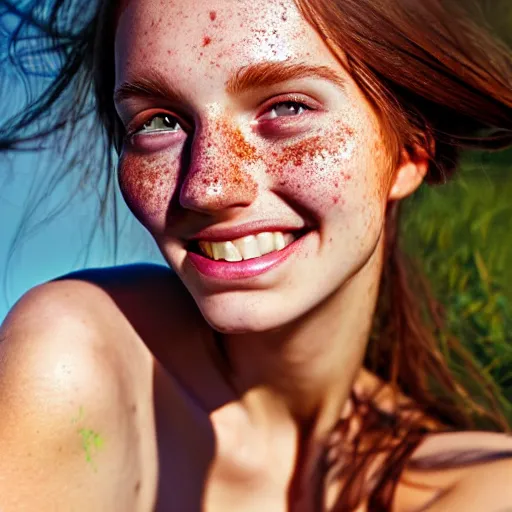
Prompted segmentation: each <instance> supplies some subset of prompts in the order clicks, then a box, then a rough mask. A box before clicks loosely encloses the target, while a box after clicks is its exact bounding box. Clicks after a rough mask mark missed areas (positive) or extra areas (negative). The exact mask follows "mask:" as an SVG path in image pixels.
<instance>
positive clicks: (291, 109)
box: [260, 101, 311, 119]
mask: <svg viewBox="0 0 512 512" xmlns="http://www.w3.org/2000/svg"><path fill="white" fill-rule="evenodd" d="M306 110H311V109H310V108H309V107H308V106H306V105H304V104H303V103H298V102H297V101H282V102H280V103H276V104H275V105H274V106H273V107H272V108H271V109H270V110H269V111H267V112H266V113H265V114H263V115H262V116H261V117H260V119H275V118H276V117H284V116H287V117H289V116H298V115H300V114H302V113H304V112H305V111H306Z"/></svg>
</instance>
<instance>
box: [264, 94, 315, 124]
mask: <svg viewBox="0 0 512 512" xmlns="http://www.w3.org/2000/svg"><path fill="white" fill-rule="evenodd" d="M281 103H301V104H303V105H305V106H306V107H308V109H309V110H324V108H323V107H322V105H321V104H320V103H319V102H318V101H316V100H314V99H313V98H311V97H310V96H307V95H305V94H300V93H288V94H280V95H278V96H272V97H270V98H268V99H266V100H265V101H264V102H263V103H262V105H261V107H260V108H259V109H258V113H257V115H256V120H258V119H259V118H260V117H261V116H262V115H263V114H266V113H267V112H269V111H270V110H271V109H272V108H274V107H275V106H276V105H279V104H281Z"/></svg>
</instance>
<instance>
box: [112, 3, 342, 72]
mask: <svg viewBox="0 0 512 512" xmlns="http://www.w3.org/2000/svg"><path fill="white" fill-rule="evenodd" d="M295 60H297V61H301V62H304V61H305V62H314V63H315V64H319V65H322V64H325V65H329V64H331V65H332V64H336V59H335V58H334V57H333V56H332V54H331V53H330V51H329V50H328V49H327V47H326V46H325V44H324V43H323V41H322V40H321V38H320V36H319V35H318V34H317V32H316V31H315V30H314V29H313V28H312V27H311V26H310V25H309V24H308V23H307V22H306V20H305V19H304V18H303V17H302V15H301V13H300V11H299V9H298V7H297V6H296V4H295V2H294V1H293V0H209V1H208V2H206V1H204V0H122V1H121V6H120V10H119V16H118V23H117V30H116V78H117V79H118V80H119V79H126V77H127V75H132V74H137V73H139V72H143V71H144V69H147V68H148V67H156V68H158V69H159V70H160V71H164V72H165V71H167V72H168V73H169V75H173V76H174V77H181V76H183V75H184V74H188V75H191V76H194V74H195V73H201V74H202V76H204V77H205V79H206V78H208V77H210V78H213V77H215V75H220V72H221V71H228V72H232V71H233V70H236V69H237V68H240V67H244V66H246V65H249V64H254V63H257V62H263V61H276V62H279V61H295ZM205 71H206V74H205Z"/></svg>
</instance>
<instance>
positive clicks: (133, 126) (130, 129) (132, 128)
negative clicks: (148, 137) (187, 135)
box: [126, 109, 191, 137]
mask: <svg viewBox="0 0 512 512" xmlns="http://www.w3.org/2000/svg"><path fill="white" fill-rule="evenodd" d="M158 116H169V117H172V118H174V119H176V121H177V122H178V123H179V125H180V126H181V128H182V129H183V131H184V132H187V131H189V130H190V129H191V128H190V125H189V123H187V122H186V121H184V120H183V117H181V116H179V115H178V114H176V113H174V112H169V111H163V110H158V109H151V110H149V111H148V110H146V111H144V112H142V113H140V114H138V115H137V116H135V117H134V118H133V119H132V120H131V121H130V122H129V123H128V125H127V127H126V134H127V136H128V137H132V136H133V135H137V134H143V133H144V132H143V131H142V130H143V128H144V125H145V124H146V123H149V122H151V121H152V120H153V119H154V118H156V117H158ZM153 131H156V130H153ZM162 131H165V130H162Z"/></svg>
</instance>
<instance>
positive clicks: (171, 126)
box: [138, 114, 182, 133]
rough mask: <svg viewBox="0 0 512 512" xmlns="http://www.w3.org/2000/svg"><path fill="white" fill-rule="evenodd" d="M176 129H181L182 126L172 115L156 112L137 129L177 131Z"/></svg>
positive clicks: (145, 131) (144, 131)
mask: <svg viewBox="0 0 512 512" xmlns="http://www.w3.org/2000/svg"><path fill="white" fill-rule="evenodd" d="M178 130H182V127H181V125H180V123H179V121H178V120H177V119H176V118H175V117H174V116H171V115H169V114H158V115H156V116H154V117H152V118H151V119H150V120H149V121H147V122H146V123H144V124H143V125H142V128H140V129H139V130H138V133H147V132H157V131H166V132H177V131H178Z"/></svg>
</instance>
